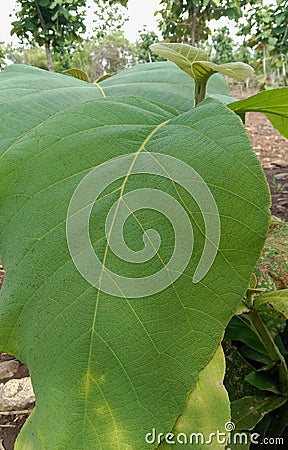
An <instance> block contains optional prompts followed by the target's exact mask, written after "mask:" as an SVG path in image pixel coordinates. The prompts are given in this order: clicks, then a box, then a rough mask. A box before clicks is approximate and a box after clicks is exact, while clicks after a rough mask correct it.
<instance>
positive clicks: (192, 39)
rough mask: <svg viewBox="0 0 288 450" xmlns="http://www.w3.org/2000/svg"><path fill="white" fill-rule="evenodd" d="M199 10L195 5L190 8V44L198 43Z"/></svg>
mask: <svg viewBox="0 0 288 450" xmlns="http://www.w3.org/2000/svg"><path fill="white" fill-rule="evenodd" d="M196 15H197V10H196V7H195V6H194V5H192V6H191V7H190V9H189V25H190V44H191V45H193V46H195V44H196V26H197V25H196V21H197V17H196Z"/></svg>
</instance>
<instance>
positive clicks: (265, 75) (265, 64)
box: [263, 44, 267, 80]
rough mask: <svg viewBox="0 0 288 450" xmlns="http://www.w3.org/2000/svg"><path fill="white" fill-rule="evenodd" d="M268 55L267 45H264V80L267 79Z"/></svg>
mask: <svg viewBox="0 0 288 450" xmlns="http://www.w3.org/2000/svg"><path fill="white" fill-rule="evenodd" d="M266 58H267V54H266V45H265V44H264V45H263V75H264V79H265V80H266V78H267V59H266Z"/></svg>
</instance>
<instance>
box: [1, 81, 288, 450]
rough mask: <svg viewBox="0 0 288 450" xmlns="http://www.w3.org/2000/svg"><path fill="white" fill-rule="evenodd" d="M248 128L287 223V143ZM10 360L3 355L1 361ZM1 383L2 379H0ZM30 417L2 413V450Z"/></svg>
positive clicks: (263, 126)
mask: <svg viewBox="0 0 288 450" xmlns="http://www.w3.org/2000/svg"><path fill="white" fill-rule="evenodd" d="M253 93H255V92H244V95H242V93H241V91H240V90H238V91H237V89H236V90H235V86H234V88H233V93H232V94H231V95H233V96H234V97H236V98H240V97H242V96H244V97H247V96H249V95H252V94H253ZM246 128H247V130H248V133H249V134H250V137H251V141H252V146H253V149H254V151H255V153H256V155H257V156H258V158H259V160H260V162H261V164H262V167H263V169H264V172H265V175H266V177H267V181H268V183H269V186H270V190H271V195H272V208H271V211H272V214H274V215H275V216H277V217H279V218H281V219H282V220H285V221H288V140H287V139H285V138H284V137H283V136H281V135H280V133H278V132H277V131H276V130H275V129H274V128H273V126H272V125H271V123H270V122H269V121H268V120H267V119H266V117H265V116H264V115H263V114H260V113H248V114H247V115H246ZM3 278H4V271H3V270H2V267H1V265H0V288H1V285H2V280H3ZM9 358H11V357H10V356H8V355H6V354H4V353H0V362H1V361H3V360H7V359H9ZM19 370H20V372H19V374H16V376H15V377H18V376H19V377H21V376H27V373H28V370H27V368H26V367H25V366H23V365H21V366H20V369H19ZM0 382H1V380H0ZM26 418H27V412H23V413H21V412H19V411H18V412H15V413H13V412H12V413H11V414H9V415H7V414H6V415H4V416H3V415H1V412H0V450H2V449H4V450H13V448H14V441H15V439H16V436H17V435H18V433H19V431H20V429H21V426H22V425H23V424H24V422H25V420H26Z"/></svg>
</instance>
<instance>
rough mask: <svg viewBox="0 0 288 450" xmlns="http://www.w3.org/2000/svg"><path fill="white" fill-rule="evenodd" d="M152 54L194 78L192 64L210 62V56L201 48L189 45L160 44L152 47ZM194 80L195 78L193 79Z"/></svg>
mask: <svg viewBox="0 0 288 450" xmlns="http://www.w3.org/2000/svg"><path fill="white" fill-rule="evenodd" d="M150 49H151V50H152V52H154V53H157V55H158V56H161V57H162V58H165V59H168V61H172V62H174V63H175V64H177V66H178V67H179V68H180V69H181V70H183V71H184V72H186V73H188V75H190V77H191V76H192V77H193V70H192V64H193V62H194V61H206V60H208V54H207V53H206V52H205V51H204V50H201V49H200V48H196V47H192V46H191V45H189V44H175V43H163V42H159V43H156V44H152V45H151V46H150ZM193 78H194V77H193Z"/></svg>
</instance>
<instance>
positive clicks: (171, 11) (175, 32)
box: [156, 0, 243, 45]
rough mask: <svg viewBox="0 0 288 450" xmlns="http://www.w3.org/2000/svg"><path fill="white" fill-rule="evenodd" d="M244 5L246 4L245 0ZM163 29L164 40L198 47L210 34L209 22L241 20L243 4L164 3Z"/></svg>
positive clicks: (220, 0)
mask: <svg viewBox="0 0 288 450" xmlns="http://www.w3.org/2000/svg"><path fill="white" fill-rule="evenodd" d="M242 1H243V0H242ZM160 6H162V8H161V9H160V10H159V11H156V14H159V15H161V19H160V20H159V28H160V31H161V32H162V35H163V38H164V39H168V40H170V41H173V42H175V41H176V42H178V41H181V42H189V43H190V44H191V45H195V44H196V43H198V42H199V41H200V40H206V39H207V38H208V35H209V34H210V29H209V27H208V25H207V22H208V21H209V20H211V19H216V20H217V19H220V17H223V16H226V17H228V18H229V19H238V18H239V17H240V16H241V8H240V6H241V0H161V1H160Z"/></svg>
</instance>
